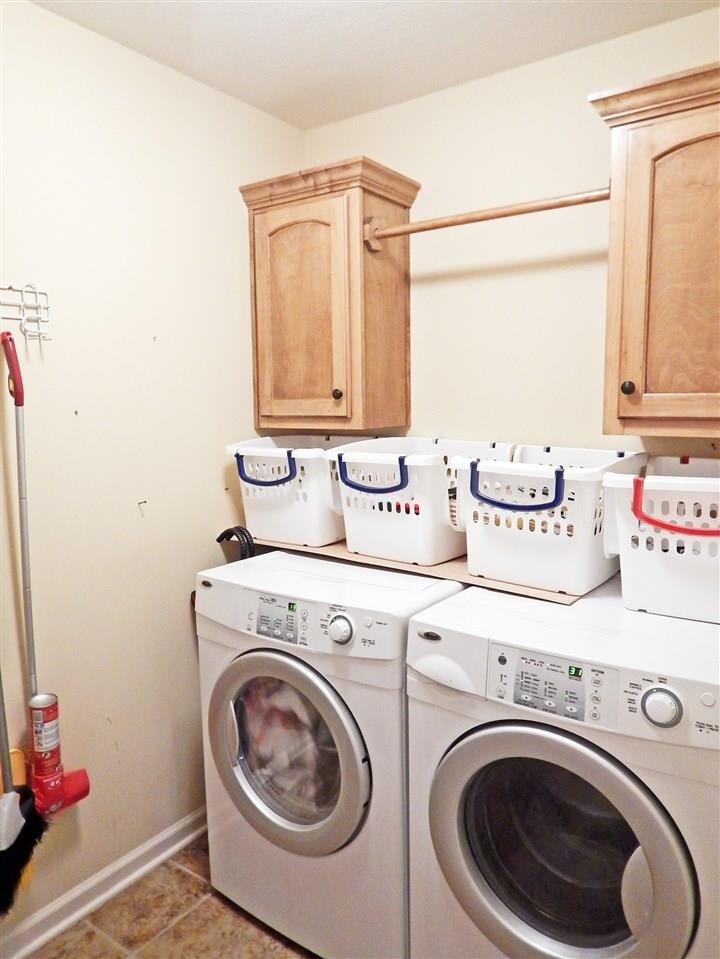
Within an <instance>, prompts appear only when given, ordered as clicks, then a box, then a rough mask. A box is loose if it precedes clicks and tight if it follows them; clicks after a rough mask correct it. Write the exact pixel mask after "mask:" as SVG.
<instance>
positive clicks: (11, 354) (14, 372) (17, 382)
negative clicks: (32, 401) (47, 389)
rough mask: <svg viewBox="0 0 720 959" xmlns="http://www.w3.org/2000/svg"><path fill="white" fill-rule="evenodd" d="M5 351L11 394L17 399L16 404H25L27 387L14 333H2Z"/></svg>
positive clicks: (0, 335) (1, 338)
mask: <svg viewBox="0 0 720 959" xmlns="http://www.w3.org/2000/svg"><path fill="white" fill-rule="evenodd" d="M0 341H2V348H3V353H4V354H5V359H6V360H7V365H8V370H9V373H8V389H9V390H10V396H12V398H13V400H14V401H15V406H24V405H25V389H24V387H23V381H22V374H21V373H20V363H19V362H18V355H17V350H16V349H15V340H13V337H12V333H0Z"/></svg>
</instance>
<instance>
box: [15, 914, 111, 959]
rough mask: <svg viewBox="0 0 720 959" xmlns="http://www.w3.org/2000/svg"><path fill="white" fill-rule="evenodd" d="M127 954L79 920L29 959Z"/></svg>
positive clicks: (101, 958) (83, 958)
mask: <svg viewBox="0 0 720 959" xmlns="http://www.w3.org/2000/svg"><path fill="white" fill-rule="evenodd" d="M127 955H128V953H127V952H125V950H124V949H120V948H118V947H117V946H116V945H115V944H114V943H112V942H111V941H110V940H109V939H108V938H107V937H106V936H105V935H103V933H102V932H100V931H99V930H98V929H93V928H92V927H91V926H90V925H88V923H86V922H79V923H78V924H77V925H76V926H72V927H71V928H70V929H68V930H67V931H66V932H63V933H61V934H60V935H59V936H57V937H56V938H55V939H53V940H51V941H50V942H49V943H47V945H45V946H42V947H41V948H40V949H38V950H37V951H36V952H34V953H33V954H32V956H30V957H29V959H123V957H125V956H127Z"/></svg>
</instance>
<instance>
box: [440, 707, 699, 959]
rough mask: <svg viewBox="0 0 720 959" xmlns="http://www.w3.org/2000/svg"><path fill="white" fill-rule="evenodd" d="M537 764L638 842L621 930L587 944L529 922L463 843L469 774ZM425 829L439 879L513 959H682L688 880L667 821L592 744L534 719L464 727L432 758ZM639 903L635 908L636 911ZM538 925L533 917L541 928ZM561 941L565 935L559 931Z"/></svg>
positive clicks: (692, 915) (690, 924)
mask: <svg viewBox="0 0 720 959" xmlns="http://www.w3.org/2000/svg"><path fill="white" fill-rule="evenodd" d="M525 759H527V760H537V761H540V762H541V763H548V764H552V765H553V766H556V767H559V769H560V770H563V771H567V773H571V774H574V776H577V777H579V778H580V779H581V780H583V781H584V782H585V783H586V784H588V785H589V786H590V787H592V788H593V789H594V790H597V791H598V793H600V794H601V796H602V797H604V798H605V799H606V800H607V801H608V803H610V804H611V805H612V806H613V807H614V808H615V810H616V811H617V812H618V813H619V816H620V817H621V818H622V820H624V822H625V824H627V826H628V827H629V830H631V831H632V833H634V835H635V837H636V839H637V842H638V845H637V847H636V849H635V851H634V853H633V854H632V855H630V856H629V858H628V859H627V861H626V862H625V866H624V870H623V873H622V889H621V891H620V895H621V899H622V910H623V912H624V915H625V922H626V924H627V927H628V935H627V936H626V937H625V938H623V939H622V941H619V942H614V943H610V944H605V945H601V946H599V947H597V948H590V947H588V945H582V946H580V945H577V944H573V943H572V942H563V941H561V939H559V938H556V936H555V935H552V936H551V935H548V934H547V933H545V932H543V931H541V929H539V928H537V927H536V926H535V925H533V922H532V916H529V915H525V916H521V915H519V913H520V912H521V911H522V910H519V909H518V910H514V909H513V908H511V907H510V905H508V903H507V902H505V901H503V899H502V898H500V896H499V895H498V894H497V893H496V891H495V889H494V888H493V885H491V882H489V881H488V878H486V876H485V875H484V874H483V872H482V869H481V867H480V865H479V864H478V861H477V859H476V856H475V855H474V853H473V850H472V848H471V845H470V841H469V839H468V831H467V822H466V808H465V807H466V801H467V798H468V793H469V790H470V788H471V785H472V783H473V781H474V780H476V777H477V776H478V774H480V773H481V772H482V771H483V770H485V769H488V768H489V767H490V766H491V765H492V764H493V763H500V762H501V761H504V760H514V761H522V760H525ZM429 817H430V831H431V836H432V842H433V846H434V848H435V853H436V856H437V859H438V862H439V864H440V867H441V869H442V871H443V874H444V875H445V878H446V880H447V882H448V884H449V885H450V887H451V889H452V890H453V893H454V894H455V896H456V898H457V899H458V901H459V903H460V904H461V906H462V907H463V909H464V910H465V912H466V913H467V915H468V916H469V917H470V919H471V920H472V921H473V922H474V923H475V925H476V926H477V927H478V929H479V930H480V931H481V932H482V933H483V935H485V936H486V937H487V938H488V939H490V940H491V941H492V942H493V943H495V945H497V946H498V947H499V948H500V949H502V950H503V952H504V953H505V954H506V955H507V956H509V957H512V959H529V957H542V959H589V957H592V959H621V957H622V959H625V957H632V956H635V957H640V956H643V957H647V956H663V957H665V959H682V956H684V955H685V953H686V951H687V948H688V946H689V944H690V942H691V940H692V936H693V932H694V928H695V922H696V913H697V902H696V877H695V871H694V869H693V866H692V863H691V861H690V858H689V855H688V853H687V850H686V847H685V844H684V842H683V840H682V838H681V837H680V834H679V832H678V830H677V828H676V827H675V825H674V823H673V822H672V821H671V820H670V818H669V816H668V815H667V813H666V812H665V810H664V809H663V807H662V806H661V805H660V803H659V802H658V801H657V799H656V798H655V797H654V796H653V795H652V794H651V793H650V791H649V790H648V789H647V788H646V787H645V786H644V785H643V784H642V783H641V782H640V781H639V780H638V779H637V778H636V777H635V776H634V775H633V774H632V773H631V772H630V771H629V770H628V769H626V768H624V767H623V766H622V765H621V764H620V763H619V762H617V761H616V760H614V759H613V758H612V757H611V756H609V755H608V754H606V753H604V752H603V751H602V750H600V749H598V748H597V747H594V746H593V745H592V744H590V743H588V742H586V741H584V740H582V739H580V738H578V737H576V736H574V735H571V734H569V733H565V732H563V731H561V730H558V729H555V728H551V727H548V726H542V725H540V724H534V723H526V722H523V723H516V722H508V723H499V724H493V725H489V726H485V727H479V728H478V729H476V730H474V731H472V732H470V733H469V734H468V735H467V736H465V737H464V738H463V739H461V740H460V741H459V742H458V743H456V744H455V745H454V746H452V747H451V748H450V749H449V750H448V752H447V753H446V754H445V756H444V758H443V759H442V760H441V762H440V764H439V766H438V768H437V771H436V774H435V777H434V780H433V783H432V787H431V791H430V802H429ZM638 904H640V906H639V907H638ZM541 925H542V923H540V922H539V923H538V926H541ZM568 938H570V937H568Z"/></svg>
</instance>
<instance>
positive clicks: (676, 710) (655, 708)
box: [640, 686, 683, 729]
mask: <svg viewBox="0 0 720 959" xmlns="http://www.w3.org/2000/svg"><path fill="white" fill-rule="evenodd" d="M640 708H641V709H642V712H643V716H644V717H645V719H647V721H648V722H649V723H652V725H653V726H660V727H662V728H663V729H670V728H671V727H672V726H677V724H678V723H679V722H680V720H681V719H682V716H683V706H682V703H681V702H680V699H679V697H678V696H676V695H675V693H673V692H671V691H670V690H669V689H664V688H663V687H660V686H653V687H651V688H650V689H648V690H646V691H645V692H644V693H643V697H642V699H641V700H640Z"/></svg>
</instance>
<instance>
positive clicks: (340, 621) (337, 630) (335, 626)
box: [328, 616, 353, 646]
mask: <svg viewBox="0 0 720 959" xmlns="http://www.w3.org/2000/svg"><path fill="white" fill-rule="evenodd" d="M352 634H353V627H352V623H351V622H350V620H349V619H348V618H347V616H333V618H332V619H331V620H330V622H329V623H328V636H329V637H330V639H331V640H332V641H333V642H334V643H337V644H338V646H344V645H345V644H346V643H349V642H350V640H351V639H352Z"/></svg>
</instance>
